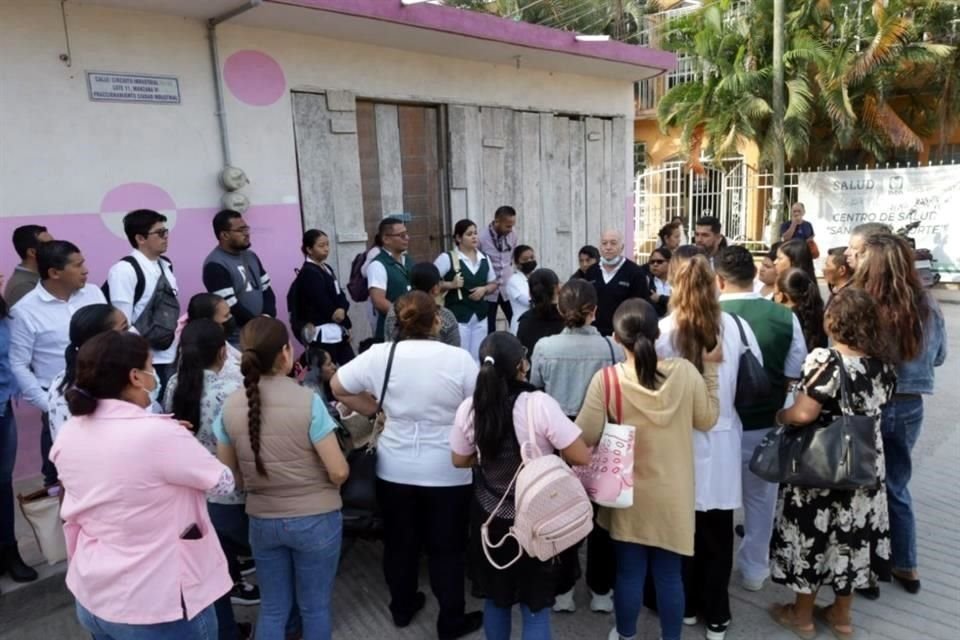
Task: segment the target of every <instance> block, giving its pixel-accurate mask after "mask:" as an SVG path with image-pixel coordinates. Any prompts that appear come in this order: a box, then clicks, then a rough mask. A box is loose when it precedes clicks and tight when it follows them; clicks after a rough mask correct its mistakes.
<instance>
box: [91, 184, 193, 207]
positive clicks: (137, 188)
mask: <svg viewBox="0 0 960 640" xmlns="http://www.w3.org/2000/svg"><path fill="white" fill-rule="evenodd" d="M176 208H177V206H176V205H175V204H174V202H173V198H171V197H170V194H169V193H167V192H166V191H164V190H163V189H161V188H160V187H158V186H157V185H155V184H150V183H149V182H128V183H126V184H122V185H120V186H118V187H114V188H113V189H111V190H110V191H108V192H107V195H105V196H103V201H102V202H101V203H100V213H128V212H130V211H133V210H134V209H153V210H154V211H164V210H166V211H169V210H171V209H176Z"/></svg>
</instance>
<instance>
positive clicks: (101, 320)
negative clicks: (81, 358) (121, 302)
mask: <svg viewBox="0 0 960 640" xmlns="http://www.w3.org/2000/svg"><path fill="white" fill-rule="evenodd" d="M116 310H117V309H116V307H114V306H113V305H109V304H105V303H104V304H91V305H87V306H86V307H81V308H79V309H77V312H76V313H74V314H73V317H72V318H70V344H68V345H67V349H66V351H64V352H63V358H64V360H65V361H66V368H65V369H64V372H63V382H61V383H60V386H59V387H57V391H58V392H59V393H61V394H62V393H64V392H66V390H67V389H69V388H70V385H72V384H73V382H74V380H76V377H77V352H79V351H80V347H82V346H83V345H84V343H86V341H87V340H89V339H90V338H92V337H93V336H96V335H99V334H101V333H103V332H104V331H112V330H113V312H114V311H116Z"/></svg>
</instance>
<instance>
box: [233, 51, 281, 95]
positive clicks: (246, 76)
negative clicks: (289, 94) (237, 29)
mask: <svg viewBox="0 0 960 640" xmlns="http://www.w3.org/2000/svg"><path fill="white" fill-rule="evenodd" d="M223 79H224V81H225V82H226V83H227V87H228V88H229V89H230V92H231V93H232V94H233V95H234V96H235V97H236V98H237V100H239V101H241V102H244V103H246V104H249V105H251V106H254V107H266V106H269V105H271V104H273V103H274V102H276V101H277V100H279V99H280V98H281V97H283V94H284V93H285V92H286V90H287V79H286V77H285V76H284V75H283V69H282V68H281V67H280V65H279V63H277V61H276V60H274V59H273V58H271V57H270V56H268V55H267V54H265V53H263V52H262V51H251V50H244V51H237V52H236V53H233V54H231V55H230V57H229V58H227V61H226V62H225V63H224V65H223Z"/></svg>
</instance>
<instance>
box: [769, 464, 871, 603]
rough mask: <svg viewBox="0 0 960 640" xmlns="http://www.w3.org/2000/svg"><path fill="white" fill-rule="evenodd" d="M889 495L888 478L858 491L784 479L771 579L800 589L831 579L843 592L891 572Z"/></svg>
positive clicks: (813, 589) (829, 582)
mask: <svg viewBox="0 0 960 640" xmlns="http://www.w3.org/2000/svg"><path fill="white" fill-rule="evenodd" d="M886 498H887V492H886V487H885V486H884V484H883V483H878V485H877V486H876V487H867V488H860V489H856V490H853V491H842V490H836V489H810V488H805V487H795V486H792V485H781V486H780V491H779V495H778V498H777V516H776V523H775V527H774V532H773V542H772V543H771V566H770V574H771V579H772V580H773V581H774V582H778V583H780V584H783V585H786V586H788V587H790V588H791V589H792V590H793V591H795V592H797V593H816V592H817V589H819V588H820V587H821V586H824V585H831V586H832V587H833V591H834V593H836V594H837V595H841V596H843V595H849V594H850V593H851V592H852V590H853V589H862V588H865V587H868V586H870V585H871V583H872V582H873V581H875V580H876V579H877V578H880V579H883V578H885V576H886V575H887V574H888V572H889V560H890V521H889V515H888V513H887V500H886Z"/></svg>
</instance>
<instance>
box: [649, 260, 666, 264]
mask: <svg viewBox="0 0 960 640" xmlns="http://www.w3.org/2000/svg"><path fill="white" fill-rule="evenodd" d="M666 263H667V261H666V260H651V261H650V264H666Z"/></svg>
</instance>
